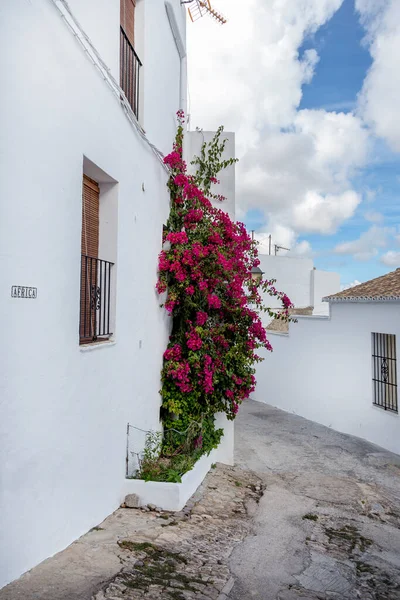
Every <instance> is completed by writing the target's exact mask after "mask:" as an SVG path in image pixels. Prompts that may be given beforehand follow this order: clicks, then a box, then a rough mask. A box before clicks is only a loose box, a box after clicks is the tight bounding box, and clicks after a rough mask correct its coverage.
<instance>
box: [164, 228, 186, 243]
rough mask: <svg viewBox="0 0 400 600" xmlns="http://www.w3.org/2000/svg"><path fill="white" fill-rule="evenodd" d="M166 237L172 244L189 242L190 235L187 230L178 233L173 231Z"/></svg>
mask: <svg viewBox="0 0 400 600" xmlns="http://www.w3.org/2000/svg"><path fill="white" fill-rule="evenodd" d="M166 239H167V240H168V241H169V242H171V244H187V242H188V237H187V235H186V232H185V231H178V232H177V233H173V232H172V231H171V232H170V233H169V234H168V235H167V237H166Z"/></svg>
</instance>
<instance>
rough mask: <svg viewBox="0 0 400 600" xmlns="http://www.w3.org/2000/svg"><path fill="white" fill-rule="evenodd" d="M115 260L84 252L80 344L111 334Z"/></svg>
mask: <svg viewBox="0 0 400 600" xmlns="http://www.w3.org/2000/svg"><path fill="white" fill-rule="evenodd" d="M113 265H114V263H112V262H108V261H106V260H100V259H99V258H93V257H91V256H86V255H84V254H83V255H82V260H81V307H80V323H79V343H80V344H88V343H91V342H96V341H102V340H107V339H108V338H109V337H110V336H111V335H112V331H111V330H110V316H111V294H112V285H111V279H112V267H113Z"/></svg>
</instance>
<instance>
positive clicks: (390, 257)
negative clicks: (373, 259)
mask: <svg viewBox="0 0 400 600" xmlns="http://www.w3.org/2000/svg"><path fill="white" fill-rule="evenodd" d="M381 263H383V264H384V265H387V266H388V267H399V266H400V252H394V251H393V250H389V252H386V253H385V254H383V255H382V256H381Z"/></svg>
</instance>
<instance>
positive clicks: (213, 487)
mask: <svg viewBox="0 0 400 600" xmlns="http://www.w3.org/2000/svg"><path fill="white" fill-rule="evenodd" d="M261 495H262V485H261V483H260V480H259V478H258V477H257V476H255V475H254V474H252V473H249V472H245V471H242V470H241V469H238V468H234V467H227V466H224V465H216V466H215V468H213V469H211V471H210V473H209V474H208V476H207V478H206V480H205V481H204V483H203V485H202V486H201V487H200V488H199V490H198V491H197V492H196V494H195V495H194V496H193V497H192V498H191V499H190V501H189V503H188V505H187V506H186V507H185V508H184V510H183V511H181V512H179V513H169V512H162V511H160V510H157V509H156V507H155V506H154V507H153V506H152V507H151V508H149V507H146V508H145V509H128V508H122V509H119V510H117V511H116V512H115V513H114V514H112V515H111V516H110V517H108V518H107V519H106V520H105V521H104V522H103V523H101V524H100V525H99V526H98V527H95V528H94V529H92V530H91V531H90V532H88V533H87V534H86V535H84V536H83V537H81V538H80V539H79V540H77V541H76V542H74V543H73V544H71V546H69V547H68V548H67V549H66V550H64V551H63V552H60V553H59V554H57V555H56V556H54V557H52V558H50V559H48V560H46V561H44V562H43V563H41V564H40V565H39V566H37V567H36V568H34V569H32V570H31V571H30V572H28V573H27V574H25V575H23V576H22V577H21V578H20V579H19V580H17V581H16V582H13V583H12V584H10V585H8V586H6V587H5V588H3V589H2V590H0V600H16V599H21V600H22V599H23V600H90V599H93V600H117V599H118V600H120V599H126V600H136V599H141V598H148V599H149V600H156V599H162V600H164V599H165V600H186V599H191V598H196V599H199V600H201V599H205V600H210V599H214V600H226V598H227V594H228V593H229V591H230V590H231V588H232V585H233V580H232V579H231V576H230V572H229V568H228V566H227V561H228V558H229V556H230V554H231V552H232V550H233V548H234V546H235V545H236V544H238V543H239V542H240V541H242V540H243V539H244V538H245V537H246V535H247V534H248V533H249V532H250V529H251V519H249V516H248V515H249V513H251V514H253V513H254V512H255V510H256V507H257V503H258V501H259V498H260V497H261ZM27 543H29V538H28V537H27Z"/></svg>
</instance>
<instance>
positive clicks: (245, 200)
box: [188, 0, 368, 246]
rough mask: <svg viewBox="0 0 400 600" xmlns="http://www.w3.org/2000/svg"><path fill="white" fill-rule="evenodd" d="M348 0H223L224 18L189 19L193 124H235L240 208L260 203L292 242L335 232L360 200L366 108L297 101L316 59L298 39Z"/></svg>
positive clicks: (213, 126)
mask: <svg viewBox="0 0 400 600" xmlns="http://www.w3.org/2000/svg"><path fill="white" fill-rule="evenodd" d="M341 4H342V0H302V2H293V0H269V1H268V2H266V1H265V0H247V1H246V2H243V1H242V0H219V2H218V8H219V9H220V10H221V11H222V12H224V13H225V14H226V16H227V17H228V19H229V21H228V23H227V24H226V25H224V26H223V27H221V28H218V27H216V26H215V24H214V23H212V22H210V21H209V20H207V19H205V18H204V19H201V20H200V21H197V22H196V23H194V24H189V26H188V39H189V72H192V74H193V79H192V80H191V81H190V97H191V111H190V112H191V126H192V128H194V127H195V126H197V125H198V126H200V127H203V128H204V129H216V128H217V126H218V125H220V124H221V123H223V124H224V125H225V127H226V129H227V130H233V131H235V132H236V143H237V155H238V157H239V158H240V162H239V164H238V167H237V204H238V212H239V214H243V213H244V212H245V211H246V210H247V209H248V208H251V207H253V208H260V209H262V210H263V211H264V214H265V222H266V223H268V230H272V229H273V228H274V227H275V226H277V225H280V226H282V227H285V228H286V229H287V230H290V231H292V232H293V235H294V237H293V240H292V246H293V245H294V243H295V239H296V237H297V234H298V233H300V232H302V233H306V232H307V231H308V232H316V233H326V234H327V233H332V232H334V231H335V230H336V229H337V227H338V226H339V225H340V224H341V223H342V222H343V221H344V220H346V219H348V218H350V217H351V216H352V215H353V214H354V211H355V209H356V207H357V205H358V204H359V202H360V198H359V196H358V195H357V194H356V192H355V191H354V190H353V189H352V186H351V183H350V179H351V176H352V175H353V174H354V172H355V171H356V170H357V169H358V168H360V167H362V166H363V165H364V164H365V162H366V160H367V156H368V132H367V131H366V129H365V128H364V127H363V123H362V121H361V120H360V118H358V117H357V116H355V115H354V114H352V113H347V114H344V113H340V112H327V111H326V110H300V111H299V110H298V107H299V104H300V101H301V96H302V86H303V85H305V84H306V83H307V82H310V81H311V79H312V77H313V74H314V70H315V66H316V64H317V62H318V55H317V52H316V51H315V50H314V49H311V50H309V51H307V52H306V53H304V55H302V56H300V55H299V48H300V46H301V44H302V42H303V41H304V38H305V37H306V36H307V35H308V34H310V33H312V32H314V31H316V30H317V29H318V28H319V27H321V25H323V24H324V23H326V22H327V21H328V20H329V19H330V18H331V17H332V15H333V14H334V13H335V11H336V10H337V9H338V8H339V7H340V6H341ZM205 40H206V43H205ZM283 245H285V244H283Z"/></svg>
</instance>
